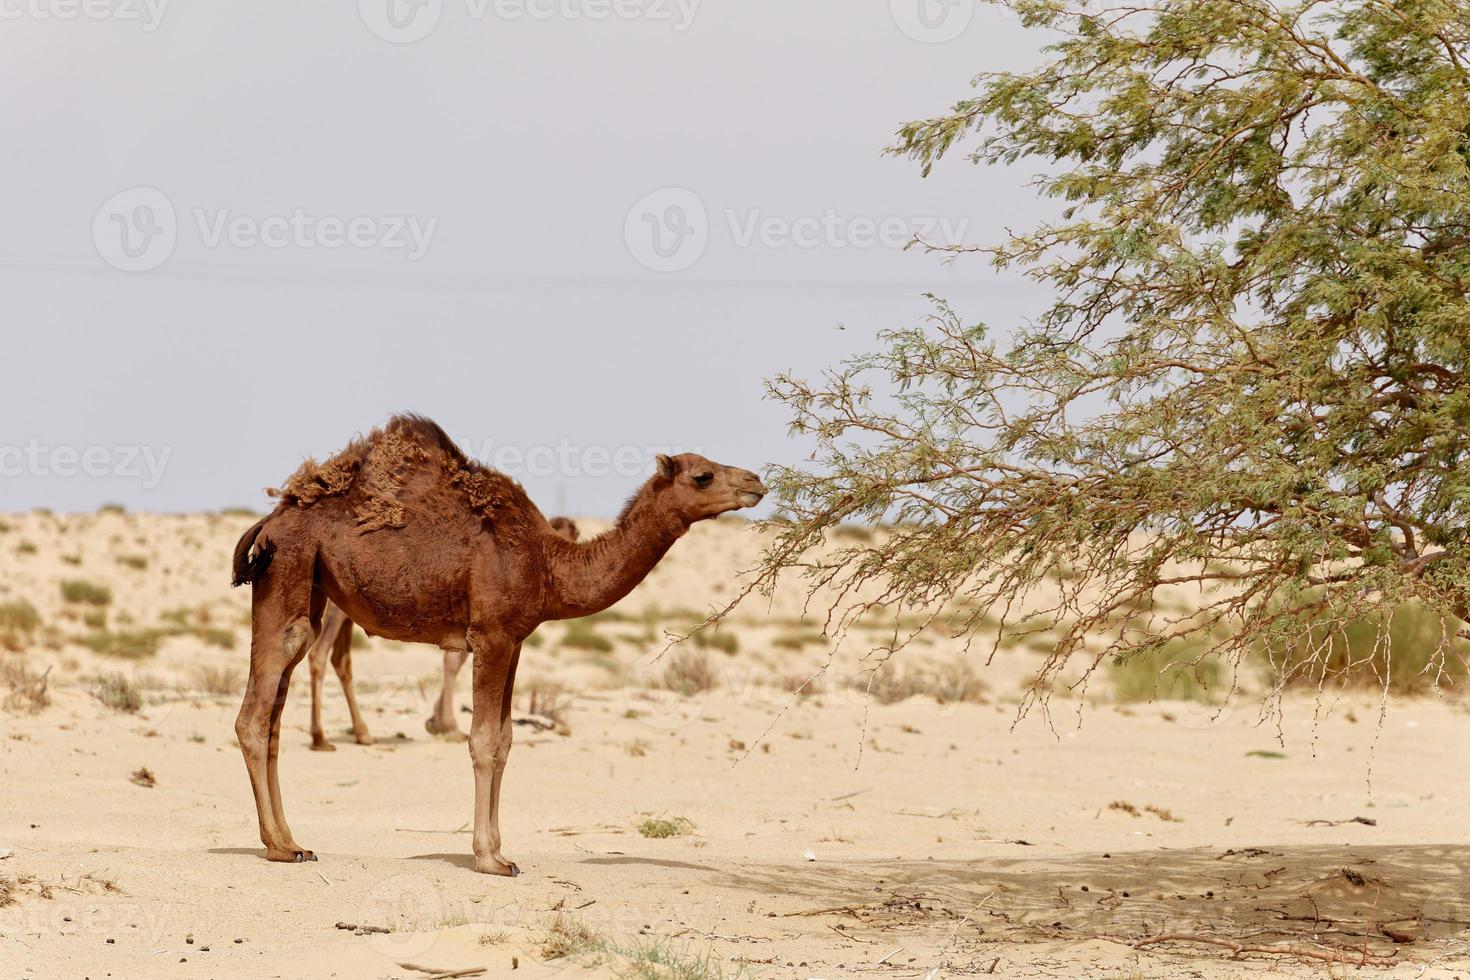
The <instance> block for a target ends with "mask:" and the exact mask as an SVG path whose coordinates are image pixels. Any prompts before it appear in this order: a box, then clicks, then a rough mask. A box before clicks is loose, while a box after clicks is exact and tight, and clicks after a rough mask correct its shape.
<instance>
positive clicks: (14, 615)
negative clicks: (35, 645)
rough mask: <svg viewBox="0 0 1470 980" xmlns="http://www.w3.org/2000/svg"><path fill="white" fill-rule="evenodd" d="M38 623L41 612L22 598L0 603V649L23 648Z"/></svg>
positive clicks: (39, 622) (17, 649)
mask: <svg viewBox="0 0 1470 980" xmlns="http://www.w3.org/2000/svg"><path fill="white" fill-rule="evenodd" d="M40 625H41V614H40V613H38V612H37V611H36V607H35V606H33V605H31V604H30V603H29V602H26V601H25V600H24V599H17V600H15V601H14V602H4V603H0V649H5V650H13V651H19V650H23V649H25V647H26V644H27V643H28V642H29V641H30V639H31V634H33V633H34V632H35V631H36V629H37V627H39V626H40Z"/></svg>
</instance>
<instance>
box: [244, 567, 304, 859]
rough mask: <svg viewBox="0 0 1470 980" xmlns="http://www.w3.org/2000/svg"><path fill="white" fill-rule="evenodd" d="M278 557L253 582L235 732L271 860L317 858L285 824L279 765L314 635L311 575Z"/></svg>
mask: <svg viewBox="0 0 1470 980" xmlns="http://www.w3.org/2000/svg"><path fill="white" fill-rule="evenodd" d="M290 572H291V570H290V568H289V567H288V566H287V564H286V563H285V562H282V561H280V560H279V559H278V560H277V561H276V563H275V565H274V566H273V567H272V568H271V569H270V571H269V572H267V573H266V575H265V576H263V577H262V578H261V579H260V581H258V582H256V584H255V586H254V590H255V594H254V597H253V602H252V610H251V641H250V679H249V681H248V683H247V684H246V688H245V700H244V702H243V703H242V704H241V705H240V714H239V716H238V717H237V718H236V719H235V735H236V737H237V738H238V739H239V741H240V751H241V753H242V754H243V755H244V757H245V768H246V769H247V770H248V771H249V773H250V787H251V789H252V790H253V791H254V793H255V814H256V818H257V820H258V821H259V823H260V841H261V843H262V844H264V845H265V854H266V857H267V858H269V859H270V860H272V861H306V860H314V856H313V855H312V853H311V852H310V851H307V850H304V849H303V848H300V847H298V846H297V845H296V842H295V840H294V839H293V838H292V837H291V828H290V827H289V826H287V824H286V814H285V809H284V807H283V806H282V803H281V787H280V780H279V778H278V777H277V773H276V768H277V766H276V763H277V759H278V758H279V756H280V731H281V714H282V709H283V708H284V707H285V702H286V691H287V688H288V686H289V684H290V681H291V671H292V669H294V668H295V666H296V664H297V663H299V662H300V661H301V658H302V657H304V656H305V655H306V650H307V648H308V647H309V646H310V645H311V641H312V638H313V633H314V630H313V627H312V616H311V612H312V610H311V573H310V570H309V566H308V570H307V571H306V573H305V574H304V575H301V574H298V575H291V574H290Z"/></svg>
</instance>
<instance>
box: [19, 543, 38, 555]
mask: <svg viewBox="0 0 1470 980" xmlns="http://www.w3.org/2000/svg"><path fill="white" fill-rule="evenodd" d="M40 550H41V549H40V548H37V547H36V546H35V544H34V543H33V542H30V541H22V542H21V543H20V544H18V545H16V546H15V553H16V554H17V555H34V554H36V553H37V552H39V551H40Z"/></svg>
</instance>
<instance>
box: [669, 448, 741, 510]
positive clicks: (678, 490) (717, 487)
mask: <svg viewBox="0 0 1470 980" xmlns="http://www.w3.org/2000/svg"><path fill="white" fill-rule="evenodd" d="M658 475H659V477H660V478H662V479H665V480H668V481H670V482H669V486H668V488H667V489H665V490H664V491H663V492H664V493H665V494H667V495H669V496H670V498H671V501H670V502H671V503H672V505H673V506H674V507H675V508H676V509H677V510H678V512H679V513H680V515H681V516H683V517H684V518H685V519H686V520H688V521H689V522H690V523H693V522H694V521H703V520H708V519H709V518H711V517H718V516H719V515H721V514H723V513H725V512H726V511H731V510H740V509H741V508H742V507H754V506H755V505H756V504H758V503H760V502H761V498H762V497H764V496H765V495H766V485H765V484H764V483H762V482H761V478H760V477H758V476H756V475H755V474H754V473H752V472H750V470H742V469H739V468H737V467H734V466H721V465H720V464H719V463H716V462H714V461H713V460H708V459H705V458H704V457H703V456H700V455H698V454H696V453H680V454H679V455H678V456H660V457H659V458H658Z"/></svg>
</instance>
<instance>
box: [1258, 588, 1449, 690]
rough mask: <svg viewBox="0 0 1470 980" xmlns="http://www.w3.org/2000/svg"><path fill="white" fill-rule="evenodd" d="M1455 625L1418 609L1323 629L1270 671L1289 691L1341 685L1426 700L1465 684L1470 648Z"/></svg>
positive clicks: (1277, 659)
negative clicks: (1426, 696) (1429, 694)
mask: <svg viewBox="0 0 1470 980" xmlns="http://www.w3.org/2000/svg"><path fill="white" fill-rule="evenodd" d="M1458 627H1459V624H1458V623H1455V622H1453V621H1450V622H1444V621H1442V620H1441V619H1440V617H1439V616H1437V615H1434V614H1432V613H1429V612H1426V611H1425V610H1424V609H1422V608H1420V607H1419V606H1415V605H1403V606H1400V607H1398V608H1397V609H1395V610H1394V611H1393V617H1392V619H1391V620H1389V621H1388V622H1387V624H1385V621H1384V617H1383V616H1382V615H1378V616H1371V617H1365V618H1363V619H1359V620H1357V621H1355V622H1352V623H1348V624H1347V625H1346V626H1343V627H1340V628H1329V627H1326V626H1323V627H1321V628H1319V629H1316V630H1313V631H1312V634H1311V635H1309V636H1308V637H1306V638H1304V639H1303V640H1302V641H1301V642H1300V643H1298V644H1296V645H1295V646H1293V647H1292V648H1290V649H1288V650H1287V651H1285V653H1284V654H1277V655H1276V656H1272V657H1268V658H1267V659H1268V660H1269V661H1270V669H1271V670H1272V671H1273V672H1274V673H1275V674H1276V676H1277V677H1278V678H1280V679H1281V680H1283V681H1284V682H1285V683H1286V684H1287V685H1289V686H1302V687H1312V688H1316V687H1319V686H1331V685H1334V684H1336V685H1340V686H1347V687H1367V688H1382V687H1384V686H1385V685H1386V686H1387V687H1388V689H1389V690H1390V691H1391V692H1393V693H1395V694H1423V693H1426V692H1428V691H1430V690H1433V689H1435V688H1436V687H1454V686H1456V685H1457V684H1462V683H1464V681H1465V679H1466V676H1467V673H1470V644H1467V643H1465V642H1464V641H1463V640H1458V639H1452V637H1453V635H1454V633H1455V630H1456V629H1457V628H1458Z"/></svg>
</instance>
